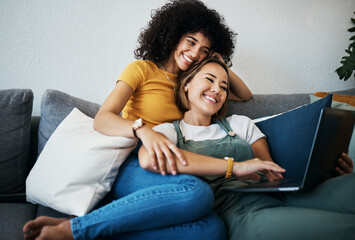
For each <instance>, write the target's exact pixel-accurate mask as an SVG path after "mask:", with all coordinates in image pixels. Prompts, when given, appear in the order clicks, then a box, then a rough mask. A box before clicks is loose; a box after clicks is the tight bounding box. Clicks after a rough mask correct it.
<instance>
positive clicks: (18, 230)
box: [0, 203, 37, 240]
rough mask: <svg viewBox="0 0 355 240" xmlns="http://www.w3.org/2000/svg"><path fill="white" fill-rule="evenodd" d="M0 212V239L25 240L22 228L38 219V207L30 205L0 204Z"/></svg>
mask: <svg viewBox="0 0 355 240" xmlns="http://www.w3.org/2000/svg"><path fill="white" fill-rule="evenodd" d="M0 212H1V228H0V239H1V240H10V239H11V240H12V239H23V232H22V228H23V226H24V225H25V223H26V222H28V221H30V220H32V219H34V218H35V217H36V213H37V206H35V205H33V204H30V203H0Z"/></svg>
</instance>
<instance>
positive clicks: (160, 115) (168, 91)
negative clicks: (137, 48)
mask: <svg viewBox="0 0 355 240" xmlns="http://www.w3.org/2000/svg"><path fill="white" fill-rule="evenodd" d="M166 74H167V75H168V76H169V78H170V80H171V81H172V82H173V83H174V86H175V88H176V82H177V77H178V75H177V74H173V73H169V72H166ZM119 81H123V82H125V83H127V84H128V85H130V86H131V87H132V89H133V95H132V96H131V98H130V99H129V100H128V102H127V104H126V106H125V107H124V109H123V110H122V117H123V118H125V119H129V120H133V121H135V120H137V119H138V118H142V119H143V122H144V123H145V124H147V125H148V126H150V127H154V126H155V125H158V124H162V123H164V122H173V121H174V120H177V119H181V118H182V113H181V112H180V111H179V110H178V108H177V107H176V105H175V94H174V88H173V84H172V83H171V82H170V81H169V79H168V78H167V76H166V75H165V73H164V70H162V69H159V68H158V67H157V66H156V65H155V64H154V63H153V62H151V61H144V60H136V61H134V62H132V63H130V64H129V65H128V66H127V67H126V68H125V69H124V70H123V72H122V73H121V75H120V77H119Z"/></svg>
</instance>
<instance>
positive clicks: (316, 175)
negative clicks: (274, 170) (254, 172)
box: [231, 108, 355, 192]
mask: <svg viewBox="0 0 355 240" xmlns="http://www.w3.org/2000/svg"><path fill="white" fill-rule="evenodd" d="M354 120H355V112H353V111H346V110H339V109H332V108H323V109H322V110H321V114H320V117H319V121H318V126H317V130H316V133H315V136H314V139H313V143H312V148H311V151H310V155H309V157H308V163H307V165H306V168H305V172H304V174H303V176H300V177H299V178H295V179H289V178H284V179H277V180H274V181H273V182H268V181H267V182H254V183H251V184H248V185H246V186H241V187H236V188H233V189H231V191H233V192H280V191H286V192H292V191H295V192H296V191H307V190H311V189H313V188H315V187H316V186H317V185H319V184H320V183H322V182H324V181H325V180H327V179H329V178H332V177H335V176H337V174H336V172H335V167H336V165H337V159H338V158H339V156H340V154H341V153H342V152H345V153H346V152H347V151H348V148H349V144H350V140H351V136H352V132H353V129H354ZM286 171H287V169H286Z"/></svg>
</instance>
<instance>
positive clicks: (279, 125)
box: [256, 95, 332, 178]
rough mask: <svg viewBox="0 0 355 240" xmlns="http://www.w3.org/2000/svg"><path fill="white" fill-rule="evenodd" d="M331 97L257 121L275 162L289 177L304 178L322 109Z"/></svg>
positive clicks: (326, 105) (327, 105) (329, 102)
mask: <svg viewBox="0 0 355 240" xmlns="http://www.w3.org/2000/svg"><path fill="white" fill-rule="evenodd" d="M331 101H332V95H328V96H327V97H325V98H323V99H321V100H319V101H317V102H314V103H310V104H307V105H305V106H302V107H299V108H296V109H294V110H292V111H288V112H285V113H283V114H280V115H278V116H275V117H273V118H269V119H267V120H264V121H260V122H256V125H257V126H258V127H259V129H260V130H261V131H262V132H263V133H264V134H265V136H266V140H267V142H268V145H269V149H270V154H271V157H272V158H273V160H274V162H275V163H277V164H279V165H280V166H281V167H283V168H285V169H286V172H285V173H284V174H283V175H284V176H285V177H288V178H297V177H299V176H303V174H304V171H305V168H306V163H307V160H308V156H309V154H310V151H311V148H312V143H313V139H314V136H315V132H316V128H317V124H318V120H319V116H320V112H321V109H322V108H324V107H330V104H331Z"/></svg>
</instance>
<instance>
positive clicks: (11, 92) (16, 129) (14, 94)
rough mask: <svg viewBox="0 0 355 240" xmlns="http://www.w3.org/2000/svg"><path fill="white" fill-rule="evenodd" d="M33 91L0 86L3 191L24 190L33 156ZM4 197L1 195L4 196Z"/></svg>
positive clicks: (0, 182) (0, 186) (0, 191)
mask: <svg viewBox="0 0 355 240" xmlns="http://www.w3.org/2000/svg"><path fill="white" fill-rule="evenodd" d="M32 104H33V93H32V91H31V90H30V89H7V90H0V194H1V195H3V194H11V193H19V192H24V189H25V180H26V175H27V164H28V158H29V144H30V128H31V114H32ZM2 197H5V198H6V196H0V200H1V198H2Z"/></svg>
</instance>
